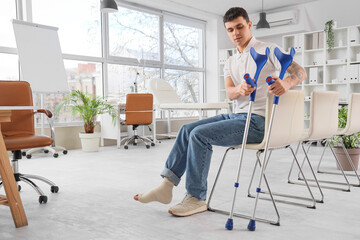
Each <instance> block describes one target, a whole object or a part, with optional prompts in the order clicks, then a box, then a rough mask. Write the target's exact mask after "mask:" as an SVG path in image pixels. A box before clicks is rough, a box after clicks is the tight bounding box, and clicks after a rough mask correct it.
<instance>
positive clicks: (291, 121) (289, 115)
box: [263, 90, 304, 148]
mask: <svg viewBox="0 0 360 240" xmlns="http://www.w3.org/2000/svg"><path fill="white" fill-rule="evenodd" d="M272 102H273V95H271V94H269V96H268V100H267V107H266V116H265V119H266V120H265V135H264V140H263V141H265V140H266V134H267V132H268V127H269V122H270V118H271V112H272V108H273V103H272ZM303 119H304V92H303V91H295V90H291V91H288V92H287V93H286V94H284V95H282V96H281V97H280V100H279V104H278V105H277V106H276V110H275V115H274V119H273V124H272V129H271V135H270V142H269V147H271V148H276V147H283V146H286V145H289V144H292V143H294V142H297V141H299V140H300V139H301V135H302V132H303V124H304V123H303V122H304V120H303Z"/></svg>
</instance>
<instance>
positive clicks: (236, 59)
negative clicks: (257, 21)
mask: <svg viewBox="0 0 360 240" xmlns="http://www.w3.org/2000/svg"><path fill="white" fill-rule="evenodd" d="M251 47H254V49H255V50H256V52H257V53H260V54H265V49H266V47H269V49H270V54H269V58H268V60H267V62H266V63H265V65H264V67H263V69H262V70H261V72H260V75H259V79H258V81H257V88H256V97H255V101H254V103H253V106H252V113H255V114H258V115H261V116H265V108H266V98H267V94H268V85H267V83H266V82H265V79H266V77H268V76H271V75H275V76H279V74H280V70H281V65H280V63H279V61H278V60H277V58H276V57H275V54H274V49H275V47H278V46H277V45H276V44H273V43H265V42H261V41H258V40H256V39H255V37H252V38H251V40H250V42H249V44H248V45H247V47H246V48H245V49H244V51H243V53H240V52H237V53H236V54H235V55H234V56H231V57H230V58H229V59H228V60H227V62H226V64H225V66H224V79H226V78H227V77H231V79H232V81H233V82H234V85H235V86H238V85H240V84H241V83H242V82H243V81H245V80H244V78H243V77H244V74H245V73H249V74H250V77H251V78H254V76H255V72H256V63H255V61H254V59H253V58H252V57H251V55H250V49H251ZM280 50H281V51H283V50H282V49H281V48H280ZM249 98H250V96H246V97H243V96H240V97H239V98H238V99H236V100H235V102H236V104H235V107H234V113H247V111H248V106H249Z"/></svg>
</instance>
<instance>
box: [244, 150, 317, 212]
mask: <svg viewBox="0 0 360 240" xmlns="http://www.w3.org/2000/svg"><path fill="white" fill-rule="evenodd" d="M289 148H290V150H291V153H292V154H293V156H294V159H295V162H296V164H297V165H298V167H299V169H300V173H301V175H302V176H303V177H304V173H303V171H302V169H301V168H300V164H299V161H298V160H297V158H296V155H295V153H294V151H293V149H292V148H291V146H289ZM259 155H260V154H259ZM259 155H258V156H259ZM269 160H270V159H268V160H267V162H268V161H269ZM257 162H258V164H259V165H260V166H261V162H260V158H258V161H257ZM256 166H257V165H256ZM265 170H266V168H265ZM252 178H253V177H252ZM264 179H265V181H268V180H267V179H266V176H264ZM251 182H252V181H251ZM305 183H306V184H305V185H306V187H307V189H308V191H309V194H310V197H311V198H306V197H302V196H296V195H290V194H284V193H277V192H273V193H272V195H274V196H279V197H286V198H293V199H299V200H304V201H311V204H310V205H309V204H304V203H298V202H291V201H287V200H279V199H275V202H281V203H287V204H292V205H297V206H304V207H307V208H313V209H315V204H316V200H315V198H314V195H313V193H312V191H311V189H310V186H309V185H308V183H307V181H306V180H305ZM250 184H251V183H250ZM248 193H249V196H250V197H255V196H254V195H252V194H250V186H249V189H248ZM260 193H263V194H269V192H267V191H263V190H261V192H260ZM261 199H267V200H269V199H268V198H263V197H261Z"/></svg>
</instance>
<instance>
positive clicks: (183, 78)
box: [107, 7, 205, 117]
mask: <svg viewBox="0 0 360 240" xmlns="http://www.w3.org/2000/svg"><path fill="white" fill-rule="evenodd" d="M161 27H162V28H163V29H161ZM204 29H205V24H204V23H203V22H200V21H196V20H193V19H188V18H184V17H179V16H177V15H168V14H161V13H160V12H159V13H154V12H150V11H142V10H139V9H130V8H128V7H119V11H118V12H116V13H111V14H109V52H108V53H109V55H110V59H111V61H114V63H121V65H119V66H117V65H116V64H114V65H109V67H108V71H109V77H108V88H107V93H108V94H109V95H111V96H112V97H116V96H119V98H121V100H123V98H124V96H125V94H126V93H127V92H130V91H134V81H135V79H136V77H139V75H136V70H134V69H143V70H140V72H146V69H157V68H156V67H158V69H160V71H159V74H158V73H157V71H155V72H153V73H155V74H154V76H156V77H161V78H163V79H165V80H166V81H168V82H169V83H170V84H171V85H172V87H173V88H174V89H175V91H176V92H177V94H178V95H179V97H180V98H181V100H182V101H183V102H202V101H203V99H202V96H203V95H202V86H203V79H204V78H203V77H204V71H205V69H204V61H203V53H204V47H203V40H204ZM160 43H163V51H161V46H160ZM161 54H163V55H161ZM154 67H155V68H154ZM144 69H145V70H144ZM143 75H144V74H143ZM150 78H151V76H146V79H150ZM140 82H141V81H140ZM146 87H147V86H146V84H144V86H143V88H138V90H139V89H141V91H147V88H146ZM176 114H177V116H179V117H180V116H182V117H184V116H190V115H192V116H193V115H197V112H187V113H181V112H178V113H176Z"/></svg>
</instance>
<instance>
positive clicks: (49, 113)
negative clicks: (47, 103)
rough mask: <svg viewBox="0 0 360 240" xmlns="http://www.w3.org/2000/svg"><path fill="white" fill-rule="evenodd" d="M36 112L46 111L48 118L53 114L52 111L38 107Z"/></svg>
mask: <svg viewBox="0 0 360 240" xmlns="http://www.w3.org/2000/svg"><path fill="white" fill-rule="evenodd" d="M34 113H44V114H46V116H47V117H48V118H52V116H53V114H52V112H51V111H50V110H47V109H36V110H35V112H34Z"/></svg>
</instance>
